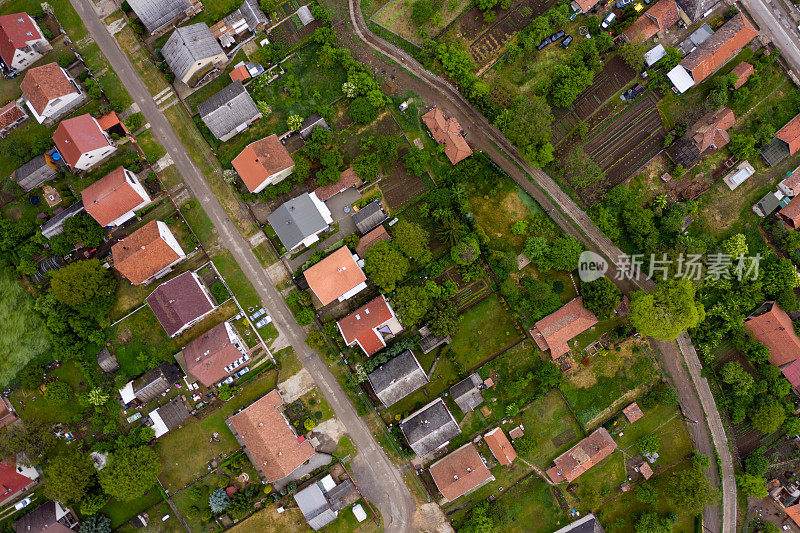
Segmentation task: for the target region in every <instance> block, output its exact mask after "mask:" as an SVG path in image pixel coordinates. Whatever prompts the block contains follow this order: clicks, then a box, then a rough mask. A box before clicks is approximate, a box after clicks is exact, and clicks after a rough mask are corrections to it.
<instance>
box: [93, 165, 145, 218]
mask: <svg viewBox="0 0 800 533" xmlns="http://www.w3.org/2000/svg"><path fill="white" fill-rule="evenodd" d="M81 198H82V199H83V207H84V208H85V209H86V211H87V212H88V213H89V214H90V215H92V218H94V219H95V220H96V221H97V223H98V224H100V225H101V226H108V225H109V224H111V223H112V222H114V221H115V220H116V219H118V218H119V217H121V216H122V215H124V214H125V213H128V212H129V211H132V210H133V208H135V207H137V206H138V205H139V204H141V203H142V202H143V201H144V198H142V197H141V196H140V195H139V193H138V192H136V190H135V189H134V188H133V185H131V184H130V183H129V182H128V180H127V179H126V176H125V169H124V168H123V167H118V168H116V169H114V170H112V171H111V172H109V173H108V174H106V175H105V176H104V177H102V178H100V179H99V180H97V181H96V182H94V183H92V184H91V185H89V186H88V187H86V188H85V189H83V190H82V191H81Z"/></svg>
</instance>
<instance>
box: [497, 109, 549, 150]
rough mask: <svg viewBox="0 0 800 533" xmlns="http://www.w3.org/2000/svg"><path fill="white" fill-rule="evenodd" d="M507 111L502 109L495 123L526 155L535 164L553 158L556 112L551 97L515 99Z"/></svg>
mask: <svg viewBox="0 0 800 533" xmlns="http://www.w3.org/2000/svg"><path fill="white" fill-rule="evenodd" d="M506 111H508V112H507V113H501V114H500V117H498V119H497V121H496V122H495V124H496V125H497V126H498V127H499V128H500V129H501V130H502V131H503V133H504V134H505V135H506V137H508V140H510V141H511V142H512V143H514V144H515V145H516V146H517V147H518V148H519V149H520V152H521V153H522V155H523V156H524V157H525V158H526V159H528V161H530V162H531V163H532V164H534V165H538V166H543V165H546V164H547V163H549V162H550V161H552V160H553V145H552V144H551V143H550V137H551V135H552V124H553V112H552V111H551V110H550V106H549V105H547V101H546V100H545V99H544V98H543V97H541V96H536V95H533V94H531V95H528V96H526V97H525V98H522V97H520V98H518V99H517V100H515V101H514V103H513V104H512V106H511V108H510V109H508V110H506Z"/></svg>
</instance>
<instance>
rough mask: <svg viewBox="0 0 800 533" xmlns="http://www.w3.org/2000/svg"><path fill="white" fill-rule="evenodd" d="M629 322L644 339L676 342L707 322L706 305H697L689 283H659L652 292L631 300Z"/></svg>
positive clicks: (681, 281)
mask: <svg viewBox="0 0 800 533" xmlns="http://www.w3.org/2000/svg"><path fill="white" fill-rule="evenodd" d="M629 316H630V321H631V324H632V325H633V327H635V328H636V329H637V330H639V332H640V333H641V334H642V335H645V336H648V337H655V338H656V339H659V340H662V341H668V340H674V339H675V338H677V337H678V335H680V334H681V333H683V332H684V331H686V330H687V329H688V328H692V327H695V326H697V325H699V324H700V322H702V321H703V319H704V318H705V310H704V308H703V304H701V303H700V302H697V301H695V290H694V287H693V286H692V282H691V281H690V280H688V279H685V278H684V279H680V280H677V281H675V280H669V281H665V282H663V283H660V284H659V285H658V287H657V288H656V290H654V291H652V292H649V293H648V292H644V291H637V292H636V293H634V295H633V298H632V299H631V312H630V315H629Z"/></svg>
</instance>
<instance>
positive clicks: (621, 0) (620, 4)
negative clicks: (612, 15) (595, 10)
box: [614, 0, 633, 9]
mask: <svg viewBox="0 0 800 533" xmlns="http://www.w3.org/2000/svg"><path fill="white" fill-rule="evenodd" d="M632 3H633V0H617V3H616V4H614V5H615V6H617V9H622V8H624V7H625V6H629V5H631V4H632Z"/></svg>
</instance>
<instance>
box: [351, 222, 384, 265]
mask: <svg viewBox="0 0 800 533" xmlns="http://www.w3.org/2000/svg"><path fill="white" fill-rule="evenodd" d="M391 240H392V237H391V235H389V232H388V231H386V228H384V227H383V226H378V227H377V228H375V229H374V230H372V231H370V232H369V233H367V234H366V235H364V236H363V237H361V239H359V240H358V244H357V245H356V255H357V256H358V257H361V258H362V259H363V258H364V257H366V256H367V252H369V251H370V249H371V248H372V247H373V246H375V245H376V244H378V243H379V242H383V241H391Z"/></svg>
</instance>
